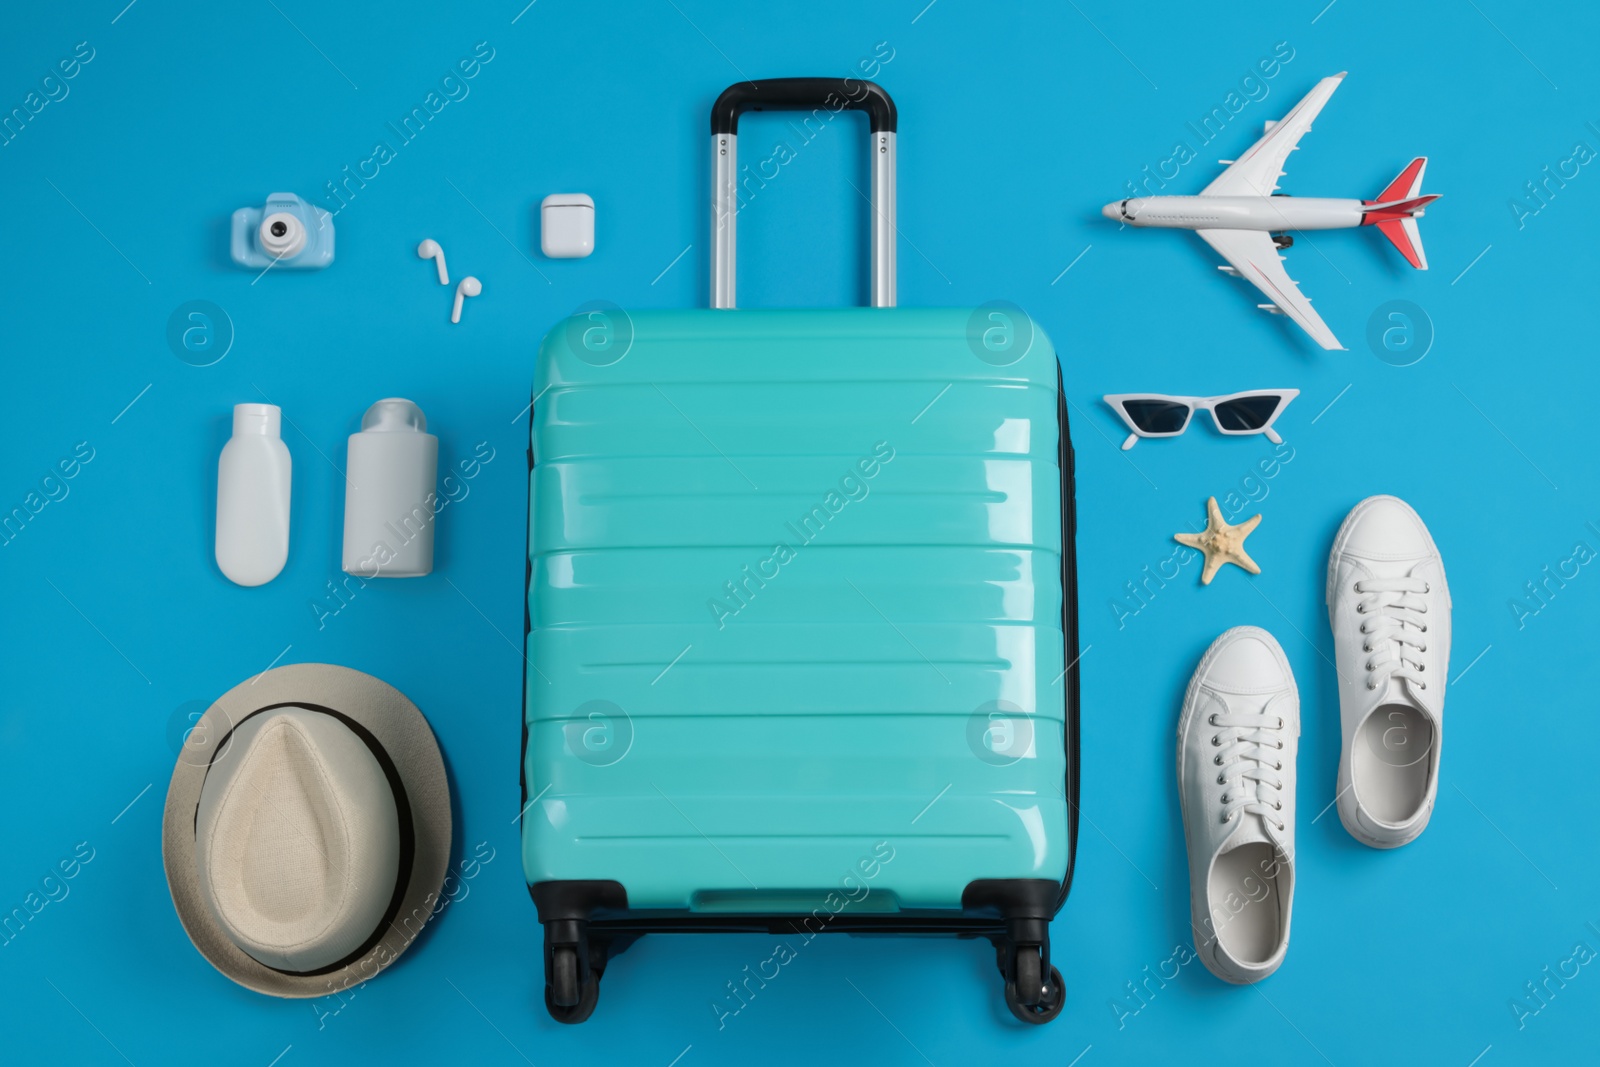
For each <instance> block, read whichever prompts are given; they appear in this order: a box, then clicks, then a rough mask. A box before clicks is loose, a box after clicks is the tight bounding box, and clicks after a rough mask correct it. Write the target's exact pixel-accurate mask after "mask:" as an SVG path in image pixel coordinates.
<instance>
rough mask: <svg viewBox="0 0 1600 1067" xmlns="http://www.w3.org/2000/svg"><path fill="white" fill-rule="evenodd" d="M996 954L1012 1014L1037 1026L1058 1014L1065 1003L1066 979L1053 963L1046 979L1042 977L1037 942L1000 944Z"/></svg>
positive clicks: (1042, 958)
mask: <svg viewBox="0 0 1600 1067" xmlns="http://www.w3.org/2000/svg"><path fill="white" fill-rule="evenodd" d="M996 955H997V957H998V958H997V960H996V962H997V963H999V965H1000V974H1001V975H1002V976H1003V977H1004V978H1005V983H1006V1007H1007V1008H1010V1009H1011V1014H1012V1015H1014V1016H1016V1017H1017V1018H1018V1019H1020V1020H1022V1021H1023V1022H1025V1023H1031V1024H1033V1025H1035V1026H1038V1025H1042V1024H1044V1023H1047V1022H1049V1021H1050V1020H1052V1019H1054V1018H1055V1017H1056V1016H1057V1015H1060V1014H1061V1009H1062V1008H1063V1007H1065V1006H1066V1003H1067V987H1066V982H1065V981H1064V980H1063V979H1062V977H1061V972H1060V971H1059V970H1057V969H1056V968H1055V967H1054V966H1053V965H1052V966H1051V967H1050V976H1049V979H1048V981H1047V980H1045V977H1044V966H1045V962H1044V961H1045V957H1044V954H1043V953H1042V952H1041V951H1040V946H1038V945H1014V946H1010V945H1002V946H1000V948H999V951H998V952H997V953H996ZM1008 956H1009V957H1010V969H1009V970H1008V968H1007V962H1008V961H1007V957H1008Z"/></svg>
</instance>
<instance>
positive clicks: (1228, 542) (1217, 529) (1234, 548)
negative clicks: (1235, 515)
mask: <svg viewBox="0 0 1600 1067" xmlns="http://www.w3.org/2000/svg"><path fill="white" fill-rule="evenodd" d="M1260 524H1261V516H1260V515H1257V516H1256V517H1255V518H1253V519H1249V520H1247V521H1245V522H1241V523H1240V524H1239V525H1237V526H1229V525H1228V524H1227V522H1226V521H1224V519H1223V518H1222V509H1221V508H1219V507H1217V498H1216V497H1214V496H1211V497H1207V498H1206V528H1205V530H1204V531H1203V532H1201V533H1197V534H1192V533H1181V534H1173V535H1172V536H1173V537H1174V538H1175V539H1176V540H1177V541H1178V543H1179V544H1183V545H1188V546H1189V547H1190V548H1198V549H1199V550H1200V551H1201V552H1204V553H1205V557H1206V566H1205V569H1204V570H1203V571H1201V572H1200V584H1201V585H1210V584H1211V579H1212V578H1214V577H1216V574H1217V571H1218V569H1219V568H1221V566H1222V565H1223V564H1224V563H1232V564H1234V565H1235V566H1239V567H1243V568H1244V569H1245V570H1247V571H1249V572H1250V573H1251V574H1260V573H1261V568H1260V567H1258V566H1256V561H1255V560H1253V559H1251V558H1250V555H1249V553H1247V552H1245V550H1244V539H1245V538H1246V537H1249V536H1250V531H1252V530H1254V529H1255V528H1256V527H1257V526H1259V525H1260Z"/></svg>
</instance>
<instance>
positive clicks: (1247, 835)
mask: <svg viewBox="0 0 1600 1067" xmlns="http://www.w3.org/2000/svg"><path fill="white" fill-rule="evenodd" d="M1238 820H1239V825H1238V826H1237V827H1235V828H1234V831H1233V833H1231V834H1229V835H1228V846H1229V847H1230V848H1237V847H1238V846H1239V845H1254V844H1264V845H1273V846H1276V845H1277V842H1276V841H1274V840H1273V839H1272V837H1271V835H1269V834H1268V833H1267V821H1266V820H1265V819H1263V818H1262V817H1261V816H1259V815H1250V814H1244V815H1240V816H1238Z"/></svg>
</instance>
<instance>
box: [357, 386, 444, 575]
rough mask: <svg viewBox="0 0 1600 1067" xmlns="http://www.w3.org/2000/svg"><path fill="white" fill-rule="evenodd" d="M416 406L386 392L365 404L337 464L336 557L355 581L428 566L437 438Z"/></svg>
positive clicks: (422, 572) (421, 572) (434, 508)
mask: <svg viewBox="0 0 1600 1067" xmlns="http://www.w3.org/2000/svg"><path fill="white" fill-rule="evenodd" d="M427 430H428V420H427V418H426V417H425V416H424V415H423V414H422V409H421V408H419V407H417V405H415V404H413V403H412V402H411V401H409V400H402V399H400V398H398V397H391V398H390V399H387V400H380V401H378V402H377V403H376V404H373V405H372V406H371V407H370V408H368V409H367V413H366V414H365V415H364V416H362V419H361V432H360V433H353V434H351V435H350V449H349V453H348V456H347V462H346V464H345V490H344V561H343V564H342V566H343V567H344V570H345V572H346V573H347V574H353V575H355V576H356V577H358V578H418V577H421V576H422V575H425V574H428V573H430V572H432V570H433V523H434V516H435V515H436V514H437V505H438V492H437V485H438V477H439V439H438V438H437V437H435V436H434V435H433V434H431V433H428V432H427Z"/></svg>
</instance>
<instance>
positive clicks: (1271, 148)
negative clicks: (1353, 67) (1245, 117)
mask: <svg viewBox="0 0 1600 1067" xmlns="http://www.w3.org/2000/svg"><path fill="white" fill-rule="evenodd" d="M1343 80H1344V73H1342V72H1341V73H1339V74H1335V75H1334V76H1333V77H1331V78H1323V79H1322V80H1321V81H1319V82H1318V83H1317V84H1316V85H1315V86H1313V87H1312V89H1311V91H1310V92H1309V93H1307V94H1306V95H1305V98H1304V99H1303V100H1301V101H1300V102H1299V103H1298V104H1296V105H1295V106H1294V109H1293V110H1292V111H1290V112H1289V113H1288V114H1287V115H1285V116H1284V117H1283V120H1282V121H1281V122H1278V123H1275V124H1274V125H1273V126H1272V128H1271V129H1270V130H1268V131H1267V132H1266V133H1265V134H1263V135H1262V137H1261V140H1259V141H1257V142H1256V143H1255V144H1253V145H1251V146H1250V150H1249V151H1248V152H1246V153H1245V154H1244V155H1242V156H1240V157H1239V158H1238V159H1237V160H1236V161H1235V162H1234V163H1233V165H1232V166H1230V167H1229V168H1228V169H1227V170H1225V171H1223V172H1222V173H1221V174H1219V175H1217V178H1216V180H1215V181H1213V182H1212V183H1211V184H1210V185H1208V186H1206V187H1205V188H1204V189H1202V190H1200V195H1201V196H1271V195H1272V192H1273V190H1275V189H1276V188H1277V187H1278V179H1279V178H1281V177H1283V163H1284V160H1286V159H1288V158H1289V153H1290V152H1293V151H1294V150H1295V147H1296V146H1297V145H1298V144H1299V142H1300V138H1302V137H1304V136H1305V135H1306V134H1307V133H1309V132H1310V131H1311V120H1312V119H1314V118H1316V117H1317V113H1318V112H1319V111H1321V110H1322V105H1323V104H1326V103H1327V102H1328V98H1329V97H1330V96H1332V95H1333V91H1334V90H1335V89H1337V88H1339V83H1340V82H1341V81H1343Z"/></svg>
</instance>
